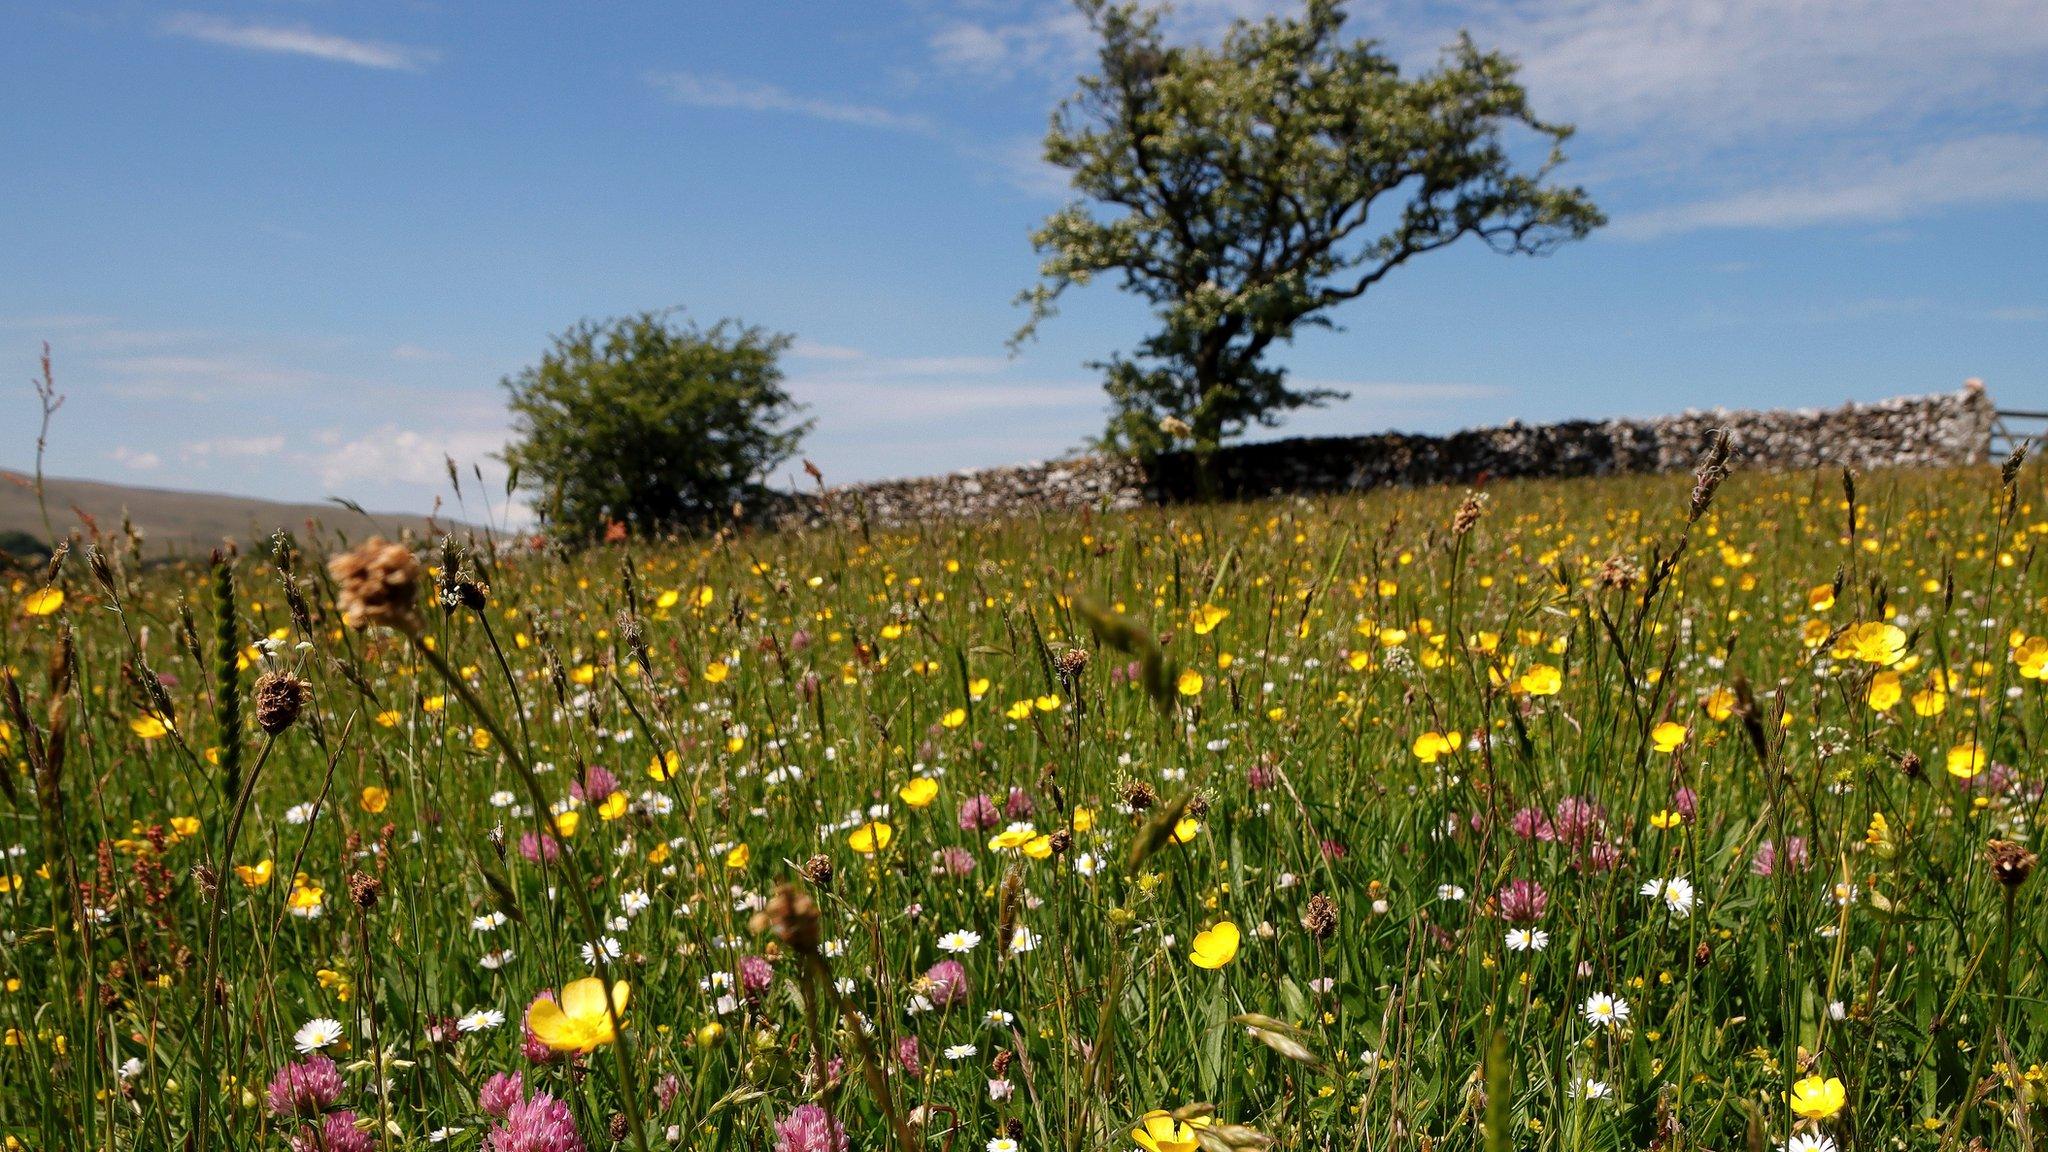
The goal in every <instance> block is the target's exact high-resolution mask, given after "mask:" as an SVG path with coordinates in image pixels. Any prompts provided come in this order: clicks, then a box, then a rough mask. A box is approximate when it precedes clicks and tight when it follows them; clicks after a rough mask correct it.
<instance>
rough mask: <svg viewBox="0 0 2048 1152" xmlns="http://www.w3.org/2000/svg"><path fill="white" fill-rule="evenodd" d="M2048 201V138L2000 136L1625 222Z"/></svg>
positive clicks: (1663, 224) (1793, 222) (1797, 222)
mask: <svg viewBox="0 0 2048 1152" xmlns="http://www.w3.org/2000/svg"><path fill="white" fill-rule="evenodd" d="M2042 202H2048V139H2044V138H2041V137H2035V136H2016V135H1993V136H1979V137H1975V138H1971V139H1966V140H1955V141H1950V142H1948V143H1943V144H1935V145H1931V146H1926V147H1923V148H1920V149H1917V150H1915V151H1912V152H1910V153H1908V154H1906V155H1903V156H1898V157H1893V158H1881V159H1877V160H1864V161H1861V162H1860V163H1858V162H1852V163H1851V164H1848V165H1844V166H1839V167H1836V168H1834V169H1833V170H1829V171H1820V172H1814V173H1812V174H1809V175H1807V176H1804V177H1801V178H1799V179H1796V180H1790V181H1786V182H1782V183H1775V184H1769V185H1765V186H1761V187H1756V188H1750V189H1745V190H1741V191H1736V192H1732V193H1729V194H1726V195H1722V196H1716V197H1712V198H1708V199H1703V200H1696V201H1692V202H1688V203H1680V204H1673V205H1668V206H1666V207H1662V208H1655V209H1651V210H1649V211H1645V212H1639V213H1636V214H1634V215H1632V216H1624V217H1622V218H1621V219H1619V220H1618V221H1617V222H1616V224H1615V227H1614V231H1615V233H1616V234H1617V235H1621V236H1626V237H1630V238H1634V239H1643V238H1649V237H1655V236H1662V235H1667V234H1670V233H1673V232H1686V231H1693V230H1697V229H1702V228H1798V227H1804V226H1808V225H1829V224H1881V223H1892V222H1896V221H1899V220H1904V219H1907V218H1908V217H1911V216H1916V215H1921V214H1924V213H1927V212H1930V211H1933V210H1936V209H1940V208H1945V207H1951V206H1956V205H1972V204H2002V203H2042Z"/></svg>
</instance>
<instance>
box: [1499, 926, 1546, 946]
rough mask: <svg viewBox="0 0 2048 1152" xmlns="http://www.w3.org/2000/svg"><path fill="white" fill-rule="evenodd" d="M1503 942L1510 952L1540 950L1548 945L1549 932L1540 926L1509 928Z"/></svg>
mask: <svg viewBox="0 0 2048 1152" xmlns="http://www.w3.org/2000/svg"><path fill="white" fill-rule="evenodd" d="M1504 943H1506V944H1507V946H1508V951H1510V952H1541V951H1543V950H1544V949H1545V948H1548V947H1550V933H1548V932H1545V931H1544V930H1543V929H1541V928H1535V929H1530V928H1510V929H1508V934H1507V938H1506V940H1505V941H1504Z"/></svg>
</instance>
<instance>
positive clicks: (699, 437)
mask: <svg viewBox="0 0 2048 1152" xmlns="http://www.w3.org/2000/svg"><path fill="white" fill-rule="evenodd" d="M789 342H790V337H788V336H785V335H780V334H777V333H772V332H768V331H765V330H763V329H761V328H758V327H754V326H752V325H746V324H740V323H737V322H735V321H729V320H721V321H719V322H718V323H717V324H715V325H713V326H711V327H710V328H708V329H706V328H699V327H698V326H696V325H694V324H689V325H683V324H674V323H671V322H670V320H669V314H668V313H666V312H643V313H641V314H639V315H637V316H628V317H624V318H622V319H616V320H607V321H603V322H597V321H589V320H586V321H583V322H582V323H579V324H577V325H576V326H575V327H573V328H571V329H569V330H568V331H566V332H564V333H562V334H561V335H560V336H558V337H556V338H555V343H554V347H553V348H552V349H551V350H550V351H549V352H548V353H547V355H545V356H543V357H542V358H541V362H540V364H539V365H538V366H536V367H532V368H527V369H525V370H524V371H522V372H520V373H519V374H518V375H517V376H512V377H508V378H507V379H506V380H505V381H504V385H505V388H506V390H507V391H508V392H510V393H511V407H512V413H513V416H514V418H515V421H516V426H515V431H516V434H517V437H518V438H517V441H516V442H515V443H514V444H513V445H512V446H511V447H510V448H509V449H507V451H506V453H505V460H506V462H507V463H508V464H510V465H511V467H512V469H513V474H514V476H515V477H516V479H517V482H518V483H519V484H520V485H521V486H523V487H525V488H526V489H528V490H529V491H531V492H533V493H534V494H535V496H536V498H537V504H538V506H539V509H540V512H541V515H542V517H543V518H544V520H545V521H546V523H547V524H548V525H549V527H550V528H552V529H553V530H554V531H556V532H558V533H560V534H563V535H567V536H572V537H586V538H587V537H591V536H595V535H598V534H600V533H602V532H603V531H604V530H605V529H606V527H607V526H608V525H610V524H612V523H614V522H617V523H622V524H624V525H626V526H627V527H628V528H630V529H632V530H633V531H635V532H641V533H645V532H660V531H667V530H671V529H679V528H691V527H700V526H702V525H704V524H707V523H710V522H712V521H714V520H716V519H718V518H720V517H722V516H726V515H729V514H730V513H731V510H732V507H733V505H734V504H736V503H739V504H745V503H748V502H750V501H754V500H756V499H757V498H758V497H759V496H760V495H761V481H762V479H763V478H765V477H766V476H767V474H768V473H769V472H770V471H772V470H773V469H774V468H775V466H776V465H778V464H780V463H782V462H783V461H784V460H787V459H789V457H790V456H791V454H793V453H794V452H795V451H796V446H797V443H798V441H799V440H800V439H801V437H802V436H803V434H804V433H805V432H806V431H808V430H809V428H810V424H809V422H808V421H805V422H802V423H791V419H792V418H793V417H794V416H795V415H796V413H797V412H798V411H799V405H798V404H797V403H796V402H795V401H794V400H792V399H791V398H790V396H789V393H788V392H786V391H785V390H784V389H783V387H782V369H781V367H780V365H779V363H778V361H779V359H780V357H781V355H782V352H783V351H784V350H785V349H787V348H788V347H789Z"/></svg>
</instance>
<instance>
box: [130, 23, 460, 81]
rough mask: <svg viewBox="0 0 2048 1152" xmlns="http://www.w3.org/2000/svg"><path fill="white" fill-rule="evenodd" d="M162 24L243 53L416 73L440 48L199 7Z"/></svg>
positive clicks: (436, 56)
mask: <svg viewBox="0 0 2048 1152" xmlns="http://www.w3.org/2000/svg"><path fill="white" fill-rule="evenodd" d="M162 27H163V31H164V33H165V34H166V35H170V36H178V37H182V38H184V39H187V40H199V41H202V42H204V43H207V44H218V45H220V46H222V47H225V48H238V49H241V50H242V51H245V52H269V53H274V54H277V55H282V56H310V57H312V58H313V59H316V60H327V61H331V62H333V63H336V64H353V65H355V66H357V67H359V68H378V69H383V70H386V71H393V72H418V71H421V70H423V69H425V68H426V67H427V66H428V65H430V64H433V63H434V62H435V61H437V60H439V59H440V58H441V52H440V50H439V49H435V48H422V47H416V46H413V45H407V44H390V43H386V42H384V41H381V40H358V39H355V38H353V37H348V36H340V35H336V34H335V33H332V32H321V31H318V30H316V29H313V28H308V27H306V26H305V25H290V26H287V25H279V24H250V23H243V22H240V21H235V20H229V19H227V18H225V17H221V16H208V15H204V14H202V13H197V12H182V13H179V14H177V15H175V16H172V17H170V18H169V19H167V20H165V21H164V22H163V26H162Z"/></svg>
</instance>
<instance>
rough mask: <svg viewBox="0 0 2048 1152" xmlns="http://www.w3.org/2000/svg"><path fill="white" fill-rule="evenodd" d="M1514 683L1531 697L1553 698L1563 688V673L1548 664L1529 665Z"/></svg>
mask: <svg viewBox="0 0 2048 1152" xmlns="http://www.w3.org/2000/svg"><path fill="white" fill-rule="evenodd" d="M1516 683H1517V684H1518V685H1519V686H1520V687H1521V689H1522V691H1524V692H1527V693H1528V694H1529V695H1531V696H1555V695H1557V693H1558V691H1559V690H1560V689H1562V688H1563V687H1564V673H1562V672H1560V671H1558V670H1557V669H1556V668H1554V667H1552V666H1551V665H1549V664H1531V665H1529V668H1528V671H1526V672H1523V673H1522V678H1521V679H1520V680H1518V681H1516Z"/></svg>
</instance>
